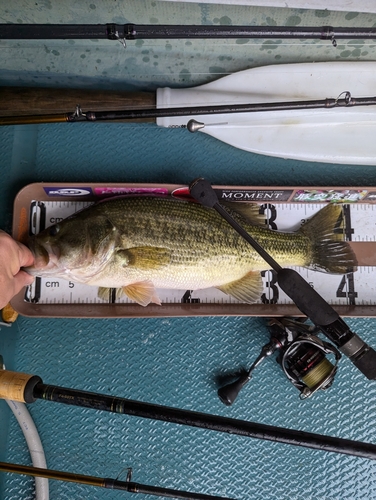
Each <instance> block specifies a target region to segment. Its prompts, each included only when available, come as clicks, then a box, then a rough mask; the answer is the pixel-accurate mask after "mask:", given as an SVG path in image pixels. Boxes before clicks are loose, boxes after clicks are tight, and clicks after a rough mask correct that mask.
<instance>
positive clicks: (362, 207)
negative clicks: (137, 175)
mask: <svg viewBox="0 0 376 500" xmlns="http://www.w3.org/2000/svg"><path fill="white" fill-rule="evenodd" d="M31 203H32V204H33V203H34V204H35V206H36V207H38V206H39V207H40V206H41V205H38V203H39V204H40V202H37V201H36V200H33V201H32V202H31ZM92 203H93V202H87V201H86V202H82V201H75V202H68V201H64V200H62V201H58V202H56V201H55V202H50V201H46V202H43V206H44V209H45V213H44V215H43V213H42V211H41V210H38V212H35V213H34V215H35V219H38V220H34V221H33V226H35V227H36V228H37V227H38V226H39V225H40V222H43V220H42V221H40V220H39V217H41V216H42V218H43V216H44V219H45V226H46V227H48V226H49V225H51V224H53V223H54V222H51V219H52V221H53V220H54V219H56V218H60V219H62V218H66V217H68V216H69V215H71V214H73V213H75V212H77V211H78V210H81V209H83V208H85V207H87V206H89V205H91V204H92ZM325 205H326V204H325V203H317V204H313V203H306V204H305V203H301V204H299V203H284V204H273V203H265V204H262V205H260V213H264V214H265V221H266V224H267V225H273V224H275V225H276V226H277V228H278V230H280V231H291V229H292V228H293V229H294V230H296V229H298V228H299V227H300V225H301V224H302V221H303V222H304V221H305V220H306V219H307V218H309V217H312V215H314V213H316V212H318V211H319V210H320V209H321V208H323V207H324V206H325ZM347 207H348V210H349V217H350V219H351V220H352V221H353V222H352V226H353V229H354V232H353V234H351V235H350V236H351V239H352V241H353V242H356V243H355V244H360V243H361V242H363V243H364V242H375V241H376V223H375V222H373V214H372V215H371V216H369V215H370V214H371V213H372V212H374V207H373V205H371V204H356V205H351V204H349V205H347ZM366 215H368V217H366ZM30 222H32V221H30ZM296 269H297V270H298V272H300V274H302V275H303V276H304V277H305V278H306V279H307V280H308V281H309V282H312V283H313V284H314V286H315V289H316V290H317V291H318V292H319V293H321V294H322V295H323V296H324V298H325V299H326V300H328V302H329V303H331V304H349V303H351V299H350V298H349V293H350V292H351V290H350V289H349V283H348V279H345V285H344V287H343V290H342V291H343V292H344V295H345V297H342V298H341V297H337V296H336V295H337V290H338V287H339V286H340V283H341V279H342V277H341V276H339V275H330V274H325V273H320V272H316V271H311V270H307V269H305V268H296ZM263 273H264V277H263V284H264V289H263V294H265V299H266V301H267V302H266V303H270V301H273V300H274V299H275V293H276V290H277V293H278V298H277V303H278V304H292V303H293V302H292V301H291V300H290V298H289V297H287V296H286V295H285V294H284V293H283V292H282V290H281V289H280V288H279V287H278V286H277V285H276V283H275V281H273V275H272V270H270V269H266V270H265V271H263ZM372 276H376V268H375V267H374V266H372V267H370V266H368V267H359V268H358V271H357V272H356V273H354V275H353V279H354V283H353V285H354V291H355V292H356V293H358V297H357V303H361V304H364V303H367V304H376V292H375V290H374V289H373V287H372V283H373V280H372ZM36 281H39V280H36ZM53 281H54V282H55V281H56V282H58V283H59V285H58V286H57V287H54V288H51V287H48V286H47V285H46V281H43V280H41V281H40V284H39V291H38V289H35V290H34V291H32V293H31V299H28V301H29V302H33V301H34V300H33V297H34V296H35V297H36V295H35V294H36V293H37V292H38V294H39V298H38V297H36V299H35V301H36V302H38V303H42V304H43V303H52V300H53V303H57V304H59V303H66V304H69V303H74V304H76V303H77V304H81V303H91V304H92V303H94V304H102V303H105V302H106V301H103V300H101V299H100V298H98V296H97V288H95V287H90V286H87V285H80V284H76V283H75V284H74V285H73V288H70V287H69V282H68V281H66V280H63V279H60V280H55V279H54V280H53ZM375 281H376V280H375ZM273 287H274V288H273ZM36 288H38V287H36ZM51 290H52V293H53V297H51ZM185 292H186V291H185V290H181V291H176V290H162V291H161V296H162V302H163V303H179V302H181V300H182V299H181V298H182V297H183V295H184V293H185ZM33 293H34V295H33ZM369 295H370V298H369V300H367V299H365V297H368V296H369ZM191 298H192V302H193V300H195V299H196V300H198V301H200V302H201V303H204V304H206V303H207V304H224V305H225V304H236V303H239V301H237V300H235V299H233V298H232V297H230V296H227V295H225V294H222V293H221V292H219V291H218V290H215V289H207V290H197V291H194V292H193V297H191ZM114 302H115V301H114ZM262 302H263V301H262V300H261V298H260V300H259V301H258V303H260V304H261V303H262ZM107 303H112V302H111V301H110V300H109V301H107ZM116 303H124V304H130V303H132V302H131V301H130V300H129V299H128V298H127V297H125V296H123V297H121V298H120V299H117V300H116Z"/></svg>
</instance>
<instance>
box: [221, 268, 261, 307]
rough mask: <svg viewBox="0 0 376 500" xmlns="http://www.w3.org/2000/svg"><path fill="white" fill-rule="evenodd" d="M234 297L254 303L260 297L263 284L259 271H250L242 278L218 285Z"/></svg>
mask: <svg viewBox="0 0 376 500" xmlns="http://www.w3.org/2000/svg"><path fill="white" fill-rule="evenodd" d="M217 288H218V289H219V290H221V291H222V292H224V293H227V294H228V295H231V296H232V297H234V299H237V300H240V301H241V302H246V303H248V304H253V303H254V302H256V301H257V300H259V299H260V296H261V293H262V289H263V284H262V279H261V275H260V273H259V272H254V271H250V272H249V273H247V274H246V275H245V276H243V277H242V278H240V279H238V280H236V281H231V282H230V283H226V284H225V285H221V286H218V287H217Z"/></svg>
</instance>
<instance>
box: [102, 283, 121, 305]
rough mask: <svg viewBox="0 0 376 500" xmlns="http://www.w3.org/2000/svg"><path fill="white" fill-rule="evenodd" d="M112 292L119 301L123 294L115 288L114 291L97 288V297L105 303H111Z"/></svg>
mask: <svg viewBox="0 0 376 500" xmlns="http://www.w3.org/2000/svg"><path fill="white" fill-rule="evenodd" d="M113 290H116V292H115V299H120V298H121V296H122V295H123V294H124V292H123V289H122V288H115V289H114V288H106V287H104V286H101V287H99V288H98V297H99V298H100V299H102V300H105V301H106V302H111V299H112V295H113Z"/></svg>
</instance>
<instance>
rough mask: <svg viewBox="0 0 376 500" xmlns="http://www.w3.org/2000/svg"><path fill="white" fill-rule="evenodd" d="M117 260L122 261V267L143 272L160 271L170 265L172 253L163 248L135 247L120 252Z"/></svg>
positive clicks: (117, 254) (117, 253)
mask: <svg viewBox="0 0 376 500" xmlns="http://www.w3.org/2000/svg"><path fill="white" fill-rule="evenodd" d="M116 259H120V260H121V261H122V266H123V267H127V266H132V267H137V268H138V269H142V270H143V271H147V270H152V269H160V268H161V267H164V266H166V265H167V264H169V263H170V259H171V252H170V250H169V249H168V248H161V247H134V248H127V249H126V250H118V251H117V252H116Z"/></svg>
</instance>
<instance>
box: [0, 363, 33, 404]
mask: <svg viewBox="0 0 376 500" xmlns="http://www.w3.org/2000/svg"><path fill="white" fill-rule="evenodd" d="M41 382H42V379H41V378H40V377H38V375H30V374H28V373H19V372H11V371H9V370H0V398H1V399H9V400H11V401H18V402H20V403H34V401H35V400H36V398H35V397H34V395H33V392H34V387H35V386H36V385H37V384H39V383H41Z"/></svg>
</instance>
